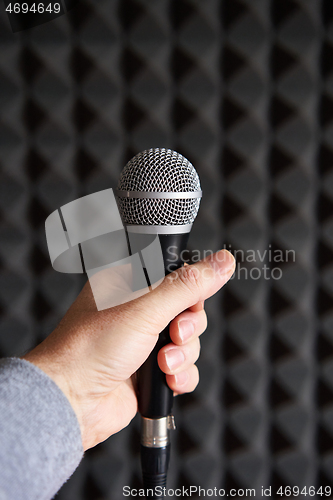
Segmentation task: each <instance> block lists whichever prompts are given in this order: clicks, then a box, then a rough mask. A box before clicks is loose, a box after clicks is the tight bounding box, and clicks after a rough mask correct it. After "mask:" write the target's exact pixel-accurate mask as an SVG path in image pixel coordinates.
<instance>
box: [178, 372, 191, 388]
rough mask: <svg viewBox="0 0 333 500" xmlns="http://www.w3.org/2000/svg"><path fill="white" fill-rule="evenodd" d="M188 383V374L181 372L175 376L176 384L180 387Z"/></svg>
mask: <svg viewBox="0 0 333 500" xmlns="http://www.w3.org/2000/svg"><path fill="white" fill-rule="evenodd" d="M187 381H188V373H187V372H180V373H177V375H175V382H176V384H177V385H178V386H182V385H185V384H186V382H187Z"/></svg>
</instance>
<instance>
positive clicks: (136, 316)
mask: <svg viewBox="0 0 333 500" xmlns="http://www.w3.org/2000/svg"><path fill="white" fill-rule="evenodd" d="M234 269H235V259H234V257H233V256H232V255H231V254H230V253H229V252H227V251H226V250H221V251H220V252H218V253H217V254H214V255H213V256H209V257H208V258H206V259H204V260H203V261H200V262H198V263H196V264H195V265H191V266H185V267H183V268H181V269H178V270H177V271H175V272H173V273H172V274H171V275H169V276H166V277H165V279H164V280H163V282H162V283H161V284H160V285H159V286H158V287H157V288H155V289H154V290H153V291H152V292H150V293H147V294H146V295H143V296H142V297H140V298H137V299H135V300H133V301H131V302H128V303H126V304H122V305H120V306H116V307H112V308H110V309H105V310H103V311H97V309H96V305H95V302H94V298H93V295H92V292H91V288H90V285H89V282H88V283H87V284H86V285H85V287H84V288H83V290H82V292H81V293H80V295H79V296H78V298H77V300H76V301H75V302H74V303H73V305H72V306H71V307H70V309H69V310H68V312H67V313H66V315H65V316H64V318H63V319H62V321H61V322H60V324H59V325H58V327H57V328H56V329H55V330H54V331H53V332H52V333H51V334H50V335H49V336H48V337H47V338H46V339H45V340H44V341H43V342H42V343H41V344H40V345H38V346H37V347H36V348H35V349H33V350H32V351H31V352H30V353H28V354H27V355H26V356H24V359H26V360H27V361H30V362H31V363H34V364H35V365H36V366H38V367H39V368H41V369H42V370H43V371H44V372H45V373H46V374H47V375H49V376H50V377H51V378H52V379H53V380H54V382H55V383H56V384H57V385H58V386H59V387H60V389H62V391H63V392H64V394H65V395H66V396H67V398H68V400H69V401H70V403H71V405H72V407H73V409H74V411H75V413H76V415H77V418H78V422H79V425H80V429H81V434H82V443H83V448H84V450H87V449H88V448H91V447H93V446H95V445H97V444H98V443H100V442H102V441H104V440H105V439H107V438H108V437H109V436H111V435H112V434H114V433H116V432H118V431H119V430H121V429H123V428H124V427H126V426H127V425H128V424H129V422H130V421H131V420H132V418H133V417H134V416H135V414H136V411H137V399H136V394H135V390H134V386H133V380H132V375H133V374H135V372H136V370H138V368H139V367H140V366H141V365H142V364H143V363H144V361H145V360H146V359H147V357H148V356H149V354H150V352H151V351H152V349H153V348H154V346H155V344H156V342H157V340H158V335H159V333H160V332H161V331H162V330H163V329H164V328H165V327H166V326H167V325H168V324H169V323H170V321H171V323H170V337H171V343H170V344H168V345H166V346H164V347H163V348H162V349H160V351H159V353H158V363H159V367H160V368H161V370H162V371H163V372H164V373H165V374H166V380H167V383H168V385H169V387H170V388H171V389H172V390H173V391H174V392H176V393H185V392H191V391H193V390H194V389H195V387H196V385H197V383H198V381H199V374H198V369H197V367H196V366H195V364H194V363H195V361H196V360H197V358H198V356H199V352H200V341H199V336H200V334H201V333H203V332H204V330H205V329H206V326H207V319H206V313H205V311H204V308H203V302H204V300H205V299H207V298H208V297H211V296H212V295H213V294H214V293H216V292H217V291H218V290H219V289H220V288H221V287H222V286H223V285H224V284H225V283H226V282H227V281H228V280H229V278H230V277H231V276H232V274H233V272H234Z"/></svg>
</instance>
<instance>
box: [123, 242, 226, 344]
mask: <svg viewBox="0 0 333 500" xmlns="http://www.w3.org/2000/svg"><path fill="white" fill-rule="evenodd" d="M234 270H235V259H234V257H233V255H232V254H231V253H230V252H228V251H227V250H220V251H219V252H217V253H215V254H212V255H210V256H208V257H206V258H205V259H203V260H201V261H200V262H197V263H196V264H192V265H190V266H184V267H182V268H180V269H177V270H176V271H174V272H172V273H171V274H169V275H168V276H166V277H165V278H164V280H163V282H162V283H161V284H160V285H159V286H158V287H157V288H156V289H154V290H153V291H152V292H150V293H148V294H146V295H144V296H142V297H140V298H138V299H136V300H134V301H132V302H131V303H128V304H125V306H126V307H124V306H121V307H123V308H124V309H128V312H130V315H133V317H136V318H137V319H139V318H141V320H142V321H143V324H145V331H146V332H150V333H155V334H156V333H159V332H160V331H161V330H162V329H163V328H165V327H166V326H167V325H168V324H169V323H170V321H171V320H172V319H173V318H174V317H175V316H177V315H178V314H179V313H181V312H182V311H184V310H185V309H187V308H189V307H191V306H194V305H195V304H197V303H198V302H199V301H204V300H206V299H208V298H209V297H211V296H212V295H214V294H215V293H216V292H217V291H218V290H219V289H220V288H221V287H222V286H223V285H224V284H225V283H226V282H227V281H228V280H229V279H230V277H231V276H232V274H233V273H234ZM145 320H146V321H145ZM140 323H141V321H140ZM141 324H142V323H141Z"/></svg>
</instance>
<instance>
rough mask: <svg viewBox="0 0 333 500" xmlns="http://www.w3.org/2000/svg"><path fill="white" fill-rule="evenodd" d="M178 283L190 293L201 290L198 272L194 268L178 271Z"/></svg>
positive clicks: (189, 267)
mask: <svg viewBox="0 0 333 500" xmlns="http://www.w3.org/2000/svg"><path fill="white" fill-rule="evenodd" d="M178 277H179V280H180V283H181V284H182V285H183V286H186V288H187V289H188V290H189V291H190V292H191V293H196V292H198V291H199V292H201V291H202V288H203V284H202V280H201V275H200V271H199V269H198V268H197V267H195V266H184V267H182V268H181V269H180V270H179V273H178Z"/></svg>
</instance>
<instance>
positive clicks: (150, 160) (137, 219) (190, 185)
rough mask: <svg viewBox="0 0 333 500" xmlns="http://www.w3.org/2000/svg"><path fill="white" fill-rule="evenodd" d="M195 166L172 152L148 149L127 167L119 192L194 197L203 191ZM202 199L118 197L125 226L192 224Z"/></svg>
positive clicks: (120, 181) (123, 173)
mask: <svg viewBox="0 0 333 500" xmlns="http://www.w3.org/2000/svg"><path fill="white" fill-rule="evenodd" d="M200 190H201V187H200V180H199V176H198V174H197V172H196V170H195V168H194V167H193V165H192V164H191V163H190V162H189V161H188V160H187V159H186V158H184V156H182V155H181V154H179V153H176V152H175V151H172V150H171V149H148V150H146V151H142V152H141V153H139V154H138V155H136V156H134V158H132V159H131V160H130V161H129V162H128V163H127V165H126V166H125V167H124V169H123V171H122V173H121V176H120V179H119V183H118V191H141V192H158V193H194V192H197V191H200ZM199 205H200V198H187V199H150V198H130V197H129V198H128V197H124V198H123V197H118V206H119V210H120V214H121V216H122V219H123V222H124V223H125V224H129V225H159V226H169V225H171V226H172V225H184V224H192V223H193V221H194V219H195V218H196V216H197V213H198V210H199Z"/></svg>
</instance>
